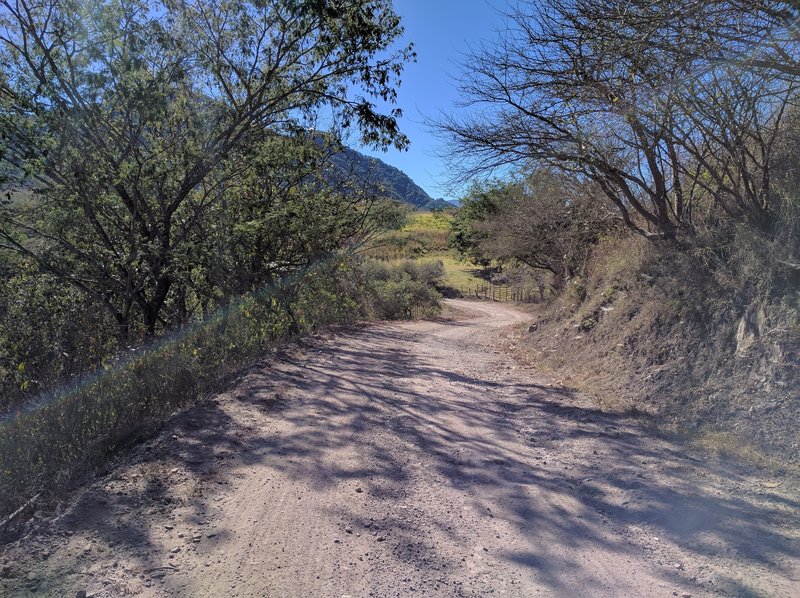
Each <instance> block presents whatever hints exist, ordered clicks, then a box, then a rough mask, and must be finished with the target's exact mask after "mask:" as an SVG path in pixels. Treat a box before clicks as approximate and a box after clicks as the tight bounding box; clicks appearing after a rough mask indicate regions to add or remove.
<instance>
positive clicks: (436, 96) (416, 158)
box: [357, 0, 506, 199]
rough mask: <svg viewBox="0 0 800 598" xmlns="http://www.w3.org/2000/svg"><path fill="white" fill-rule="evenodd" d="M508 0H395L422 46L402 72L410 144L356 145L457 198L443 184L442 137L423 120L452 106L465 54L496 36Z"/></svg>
mask: <svg viewBox="0 0 800 598" xmlns="http://www.w3.org/2000/svg"><path fill="white" fill-rule="evenodd" d="M505 6H506V2H505V0H395V1H394V7H395V11H396V12H397V13H398V14H399V15H400V16H401V17H402V18H403V24H404V26H405V30H406V32H405V41H406V42H409V41H411V42H414V44H415V46H416V51H417V62H416V63H414V64H409V65H408V66H406V69H405V71H404V72H403V77H402V84H401V86H400V89H399V98H398V107H399V108H402V109H403V112H404V115H403V118H402V120H401V121H400V128H401V130H402V131H403V132H404V133H405V134H406V135H408V137H409V139H410V140H411V146H410V148H409V149H408V150H407V151H405V152H398V151H397V150H394V149H391V150H389V151H388V152H381V151H374V150H369V149H365V148H357V149H359V150H360V151H362V152H364V153H367V154H369V155H372V156H375V157H377V158H380V159H381V160H383V161H384V162H386V163H388V164H391V165H392V166H396V167H397V168H399V169H400V170H402V171H404V172H405V173H406V174H407V175H409V176H410V177H411V178H412V179H414V182H416V183H417V184H418V185H419V186H420V187H422V188H423V189H425V191H427V192H428V194H429V195H430V196H431V197H433V198H437V197H444V198H445V199H456V198H455V197H450V196H449V194H448V193H447V190H446V189H445V188H444V183H446V179H447V177H446V172H445V165H444V163H443V162H442V161H441V160H440V159H439V158H437V157H436V155H435V154H436V151H437V149H441V148H442V143H441V141H440V140H439V139H437V138H436V136H435V135H434V134H433V133H432V132H431V131H429V130H427V128H426V127H425V125H424V124H423V122H422V121H423V119H424V117H425V116H430V117H435V116H436V115H438V114H439V112H441V111H445V112H446V111H448V110H450V109H451V108H452V107H453V105H454V103H455V102H456V101H457V99H458V94H457V89H456V87H455V85H456V83H455V78H456V77H457V76H458V74H459V72H460V70H461V66H460V64H461V62H462V59H461V58H462V54H463V53H464V52H465V51H466V50H467V49H468V48H469V46H475V45H477V44H479V43H480V42H481V41H482V40H490V39H492V38H494V33H495V31H496V30H497V29H498V28H499V27H500V26H501V25H502V16H501V15H500V14H499V10H502V9H503V8H504V7H505Z"/></svg>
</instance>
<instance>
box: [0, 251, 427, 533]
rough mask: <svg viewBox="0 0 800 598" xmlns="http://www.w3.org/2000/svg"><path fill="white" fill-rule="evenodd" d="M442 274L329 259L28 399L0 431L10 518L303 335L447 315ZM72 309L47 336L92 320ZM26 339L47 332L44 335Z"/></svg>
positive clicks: (1, 505) (2, 504)
mask: <svg viewBox="0 0 800 598" xmlns="http://www.w3.org/2000/svg"><path fill="white" fill-rule="evenodd" d="M442 272H443V269H442V266H441V264H437V263H432V264H423V265H416V264H413V263H405V262H403V263H401V264H399V265H396V266H389V265H387V264H385V263H382V262H378V261H375V260H364V261H356V262H352V263H351V262H346V261H345V262H340V261H337V260H333V261H323V262H321V263H319V264H318V265H316V266H315V267H313V268H311V269H309V270H308V271H306V272H304V273H302V275H298V276H295V277H293V278H292V279H291V280H285V281H283V282H282V283H280V284H278V285H274V286H271V287H269V288H267V289H264V290H263V291H262V292H260V293H257V294H254V295H248V296H245V297H242V298H240V299H238V300H235V301H234V302H232V303H231V304H230V305H229V306H228V307H227V308H226V309H224V310H220V311H219V312H217V313H216V314H215V315H214V316H212V317H210V318H207V319H205V320H203V321H200V322H196V323H195V324H194V325H191V326H187V327H185V328H183V329H181V330H178V331H175V332H173V333H172V334H171V335H168V336H165V337H162V338H161V339H159V340H158V341H156V342H155V343H153V344H150V345H148V346H142V347H139V348H137V349H136V350H133V351H131V350H127V351H125V352H119V351H118V352H117V353H116V355H115V356H114V357H111V358H106V359H105V360H104V362H103V364H102V365H101V366H99V367H97V368H96V369H95V370H94V371H93V372H92V373H90V374H86V373H84V374H83V375H75V376H71V377H70V378H69V379H68V382H69V384H68V386H67V387H62V388H61V389H59V390H57V391H53V392H49V393H45V394H44V395H41V396H40V397H39V398H38V399H36V400H35V401H28V403H27V405H26V408H25V409H24V410H21V411H19V412H17V413H16V414H14V415H12V416H9V417H7V419H6V421H5V422H3V424H2V425H1V426H0V518H2V517H3V516H5V515H7V514H8V513H10V512H11V511H13V510H14V508H15V507H17V506H19V505H20V504H22V503H23V502H25V501H26V500H27V499H29V498H30V497H31V496H33V495H35V494H36V493H39V492H42V491H43V489H47V490H46V492H47V494H49V495H54V494H57V493H58V492H60V491H61V490H62V489H63V488H65V487H67V486H69V485H70V484H71V483H73V482H74V480H75V479H76V478H79V477H81V476H82V475H84V474H85V473H86V472H87V471H91V470H93V469H94V468H95V467H96V466H97V465H99V464H101V463H102V462H104V461H105V460H106V459H108V457H109V455H110V454H113V453H114V452H116V451H117V450H119V449H120V448H121V447H123V446H125V445H126V444H128V443H130V442H131V441H133V440H135V439H136V438H139V437H141V436H143V435H146V434H149V433H152V432H153V431H155V430H157V429H158V427H160V425H161V423H162V422H163V421H164V419H165V418H166V417H167V416H169V415H170V414H171V413H173V412H174V411H175V410H176V409H178V408H180V407H182V406H185V405H187V404H189V403H191V402H192V401H193V400H195V399H196V398H197V397H198V396H199V395H200V393H201V392H203V391H208V390H209V389H213V388H214V387H215V386H216V385H217V384H218V383H219V381H220V380H223V379H224V378H225V377H226V376H227V375H229V374H231V373H233V372H235V371H237V370H240V369H241V368H243V367H245V366H247V365H248V364H250V363H252V362H253V361H255V360H256V359H258V358H259V357H260V356H261V355H263V353H264V351H266V350H267V349H269V348H270V347H273V346H275V345H276V344H277V343H279V342H281V341H283V340H285V339H287V338H289V337H291V336H292V335H293V334H296V333H302V332H304V331H308V330H314V329H316V328H318V327H320V326H323V325H325V324H330V323H335V322H346V321H352V320H354V319H356V318H365V317H366V318H378V319H401V318H409V317H411V316H412V315H419V314H425V315H427V314H434V313H437V312H438V310H439V298H440V296H439V294H438V293H437V292H436V290H435V289H434V288H433V287H432V286H431V285H432V283H433V282H434V281H436V280H439V279H441V275H442ZM37 288H38V287H37ZM40 290H41V289H40ZM73 308H74V306H73ZM73 308H70V309H73ZM70 309H66V308H65V310H64V312H63V314H62V316H63V317H61V316H59V317H61V319H60V320H59V321H57V322H53V324H54V326H55V328H54V330H52V331H49V330H48V331H47V333H48V334H50V335H51V336H52V335H55V336H52V338H60V336H59V334H60V333H63V332H64V331H69V330H72V328H71V327H72V326H75V325H80V324H81V323H83V324H84V325H85V323H86V322H87V321H88V320H76V321H74V322H73V321H72V320H71V319H70V317H69V315H70ZM54 313H56V312H54ZM58 313H61V312H58ZM76 313H78V314H80V313H82V312H81V311H80V310H79V311H78V312H76ZM54 317H55V316H54ZM26 330H27V329H26ZM6 334H8V332H6ZM26 335H28V337H29V338H45V336H46V334H45V331H42V330H34V329H32V330H31V331H28V332H26ZM47 342H50V341H47ZM43 343H45V341H44V340H43V341H41V342H40V344H43ZM60 346H61V345H58V347H60ZM14 359H18V357H14V358H13V359H11V361H13V360H14ZM43 367H44V366H43Z"/></svg>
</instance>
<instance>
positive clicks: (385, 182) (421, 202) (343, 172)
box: [331, 148, 451, 210]
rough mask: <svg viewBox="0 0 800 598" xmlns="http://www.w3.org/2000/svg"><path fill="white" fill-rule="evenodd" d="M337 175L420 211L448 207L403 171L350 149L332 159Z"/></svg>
mask: <svg viewBox="0 0 800 598" xmlns="http://www.w3.org/2000/svg"><path fill="white" fill-rule="evenodd" d="M331 161H332V162H333V164H334V166H335V167H336V169H337V170H338V171H339V173H340V174H339V175H338V176H342V177H343V178H354V179H356V180H358V181H361V182H365V183H367V184H368V185H372V186H374V188H375V189H380V190H381V193H382V194H383V195H385V196H387V197H390V198H392V199H396V200H397V201H402V202H404V203H407V204H411V205H412V206H414V207H416V208H419V209H422V210H435V209H442V208H445V207H451V206H450V204H449V203H448V202H446V201H444V200H443V199H433V198H432V197H431V196H430V195H428V194H427V193H426V192H425V191H424V190H423V189H422V187H420V186H419V185H417V184H416V183H415V182H414V181H413V180H411V177H409V176H408V175H407V174H406V173H405V172H403V171H402V170H400V169H399V168H395V167H394V166H390V165H389V164H387V163H386V162H384V161H383V160H379V159H378V158H373V157H371V156H365V155H364V154H362V153H361V152H357V151H356V150H354V149H351V148H345V149H344V150H343V151H341V152H339V153H337V154H334V155H333V156H331Z"/></svg>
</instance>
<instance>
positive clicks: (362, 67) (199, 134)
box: [0, 0, 413, 340]
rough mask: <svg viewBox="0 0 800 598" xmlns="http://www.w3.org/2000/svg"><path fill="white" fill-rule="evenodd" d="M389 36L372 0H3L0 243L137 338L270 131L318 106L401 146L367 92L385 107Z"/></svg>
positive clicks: (174, 296)
mask: <svg viewBox="0 0 800 598" xmlns="http://www.w3.org/2000/svg"><path fill="white" fill-rule="evenodd" d="M401 33H402V27H401V25H400V20H399V18H398V17H397V15H396V14H395V13H394V12H393V10H392V9H391V5H390V3H389V2H387V1H385V0H330V1H328V2H319V1H318V0H305V1H301V0H272V1H269V2H246V1H245V2H239V1H235V2H234V1H223V2H209V1H206V0H188V1H181V2H176V1H172V0H164V1H162V2H146V1H144V0H88V1H86V0H45V1H41V2H32V1H28V0H19V1H13V2H12V1H6V2H2V3H0V45H2V57H1V59H2V61H3V66H4V69H3V76H4V79H3V82H2V96H1V98H2V103H1V104H0V133H1V134H2V141H3V145H2V159H3V161H4V162H5V163H6V164H7V165H8V166H7V167H6V169H5V170H6V172H9V173H12V174H15V175H18V180H17V181H16V184H17V187H20V186H25V187H27V188H30V189H33V191H34V200H33V201H32V202H30V203H28V204H26V205H25V206H19V205H17V206H5V207H3V208H2V211H1V212H0V245H1V246H2V247H3V248H6V249H10V250H12V251H15V252H18V253H21V254H23V255H25V256H27V257H28V258H29V259H31V260H33V261H35V263H36V264H37V265H38V266H39V267H40V268H41V269H42V270H43V271H45V272H48V273H50V274H52V275H54V276H56V277H58V278H59V279H60V280H63V281H66V282H68V283H69V284H71V285H73V286H74V287H76V288H78V289H80V290H81V291H82V292H84V293H85V294H86V295H87V296H89V297H90V298H91V299H92V300H93V301H96V302H98V303H99V304H102V305H103V306H104V307H105V309H107V310H108V312H109V313H110V314H111V316H112V317H113V319H114V320H115V321H116V322H117V330H118V336H119V337H120V339H122V340H125V339H127V338H128V337H129V335H130V334H131V332H132V330H131V328H132V326H133V325H135V324H139V325H141V326H142V327H143V329H144V332H145V334H146V335H148V336H152V335H153V334H155V333H156V330H157V328H158V326H159V324H160V323H162V324H163V323H164V321H163V317H162V310H163V308H164V306H165V305H166V304H167V303H168V302H170V301H175V302H178V303H180V301H181V295H182V294H185V292H186V285H188V284H189V282H190V281H191V280H193V277H194V276H196V273H197V269H198V268H202V267H203V265H204V263H206V262H207V258H208V251H209V249H208V248H204V249H200V250H198V248H197V243H198V242H200V241H202V240H203V234H202V232H203V231H207V230H208V228H209V227H210V226H221V225H222V224H223V222H227V226H228V227H229V228H230V229H232V228H233V227H234V226H238V227H239V233H238V234H241V233H242V231H243V229H242V227H243V226H245V225H242V223H232V222H231V220H230V218H229V217H227V216H226V217H227V220H219V218H220V214H221V211H220V210H222V212H225V210H224V207H225V201H226V199H225V198H226V196H227V195H228V193H229V192H230V190H231V189H232V188H237V187H241V186H242V185H245V186H246V180H244V181H243V179H247V177H250V176H252V174H251V172H250V170H251V165H250V164H249V163H248V160H249V159H250V158H252V157H253V156H254V155H256V154H257V152H258V151H259V149H260V148H263V146H264V143H265V142H266V141H267V140H268V139H270V138H282V137H297V136H304V133H302V131H303V130H304V128H305V127H306V126H307V124H308V123H311V122H313V121H314V119H315V118H316V117H317V115H319V114H323V113H324V114H325V115H327V117H328V118H329V119H331V120H332V122H333V123H334V125H335V127H337V128H341V129H349V128H352V127H354V128H357V129H358V130H359V131H360V134H361V138H362V140H363V141H365V142H367V143H372V144H374V145H378V146H385V145H388V144H391V143H394V144H395V145H397V146H399V147H403V146H404V145H405V144H406V143H407V140H406V138H405V137H404V136H403V135H402V134H401V133H400V132H399V130H398V128H397V122H396V119H397V117H398V115H399V110H391V111H390V112H389V113H386V114H384V113H381V112H379V111H378V110H377V109H376V108H375V106H374V105H373V103H372V102H371V100H373V99H378V98H379V99H381V100H383V101H385V102H387V103H388V104H389V105H391V104H392V103H393V102H394V101H395V85H396V82H397V77H398V76H399V74H400V72H401V70H402V67H403V65H404V64H405V62H407V61H408V60H411V59H412V58H413V52H412V49H411V47H406V48H402V49H400V50H397V51H392V50H391V48H392V45H393V44H394V42H395V40H396V39H397V38H398V37H399V35H400V34H401ZM354 89H355V90H361V92H360V93H358V92H355V93H354V92H353V91H352V90H354ZM288 213H289V212H287V214H288ZM213 218H216V219H217V220H216V222H215V223H214V221H213V220H212V224H210V222H209V219H213ZM305 222H306V223H308V220H305ZM222 232H223V231H220V230H218V231H217V233H218V235H219V234H222ZM235 234H236V233H235ZM283 238H286V236H285V235H284V237H283ZM211 251H213V250H211Z"/></svg>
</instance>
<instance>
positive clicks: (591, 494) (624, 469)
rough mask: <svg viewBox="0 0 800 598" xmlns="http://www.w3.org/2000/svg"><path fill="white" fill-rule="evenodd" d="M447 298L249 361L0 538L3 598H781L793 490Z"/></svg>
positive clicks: (790, 546) (793, 557) (486, 312)
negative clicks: (521, 351) (626, 409)
mask: <svg viewBox="0 0 800 598" xmlns="http://www.w3.org/2000/svg"><path fill="white" fill-rule="evenodd" d="M450 305H451V308H456V309H457V310H459V312H460V314H459V316H458V317H455V318H453V319H450V320H444V319H443V320H438V321H423V322H409V323H400V324H382V325H377V326H368V327H364V328H361V329H357V330H354V331H349V332H346V333H341V332H340V333H338V334H336V335H334V334H333V333H328V334H326V335H324V336H321V337H317V338H314V339H311V340H309V341H307V342H304V343H303V344H301V345H299V346H293V347H290V348H287V349H285V350H283V351H282V352H280V353H278V354H276V355H273V356H271V357H269V358H268V359H265V362H264V363H263V364H262V365H261V366H259V367H257V368H254V369H253V370H252V371H250V372H249V373H248V374H247V375H246V376H244V377H243V378H242V379H241V380H240V381H239V382H238V383H236V384H235V385H233V386H232V389H231V390H230V392H228V393H225V394H222V395H220V396H218V397H216V398H215V399H213V400H211V401H209V402H206V403H203V404H202V405H199V406H198V407H196V408H193V409H191V410H189V411H188V412H186V413H184V414H182V415H180V416H179V417H177V418H176V419H175V420H174V421H173V422H172V423H171V424H170V426H169V427H168V428H167V430H166V431H165V432H164V433H163V434H162V435H161V436H159V437H158V438H156V439H154V440H152V441H150V442H148V443H146V444H144V445H141V446H140V447H138V449H137V450H136V452H135V454H134V455H132V456H129V457H128V458H127V460H126V461H125V463H123V464H121V465H119V466H118V467H116V468H115V469H114V470H113V471H112V472H111V473H109V474H108V475H107V476H105V477H103V478H101V479H99V480H97V482H96V483H95V484H93V485H92V486H91V487H90V488H89V489H87V491H86V492H85V493H84V494H83V495H82V496H81V497H79V498H78V499H76V501H75V503H74V504H73V505H72V506H71V507H70V508H69V509H68V510H67V511H66V513H65V514H64V515H63V516H61V517H60V518H58V519H57V520H55V521H51V522H49V523H43V524H42V526H41V530H40V531H39V532H38V533H36V534H32V535H30V536H29V537H27V538H25V539H23V540H22V541H20V542H19V543H17V544H15V545H11V546H9V547H7V548H6V550H5V554H4V555H3V557H2V558H3V559H4V560H3V562H2V563H0V573H2V575H0V577H2V579H0V584H2V585H0V594H4V595H28V594H30V595H53V596H75V595H76V594H77V593H78V592H83V591H85V592H86V594H87V595H89V596H92V595H93V596H124V595H141V596H165V595H174V596H209V597H212V596H213V597H218V596H226V597H227V596H315V597H336V598H339V597H342V596H352V597H354V598H355V597H362V596H416V595H425V596H485V595H491V594H495V595H506V596H520V597H522V596H525V597H529V596H570V597H572V596H673V595H677V596H682V595H683V596H686V595H692V596H706V595H714V596H716V595H728V596H800V544H799V543H798V542H799V541H800V501H799V500H798V494H800V492H798V488H797V486H796V485H795V482H791V481H789V480H787V479H781V480H771V479H769V478H768V477H761V476H759V475H758V474H757V472H755V473H754V472H752V471H750V472H745V471H743V470H741V468H740V469H739V470H732V469H730V468H728V469H723V468H722V467H721V466H720V465H719V464H712V463H710V462H705V461H703V460H701V459H699V458H698V457H696V456H695V457H692V456H689V455H686V454H685V453H684V452H683V449H682V448H681V447H680V446H678V445H676V444H674V443H671V442H669V441H667V440H663V439H657V438H655V437H653V436H652V434H650V433H648V432H646V431H645V430H644V428H642V427H641V425H640V424H638V423H637V422H636V421H633V420H629V419H625V418H621V417H619V416H614V415H607V414H603V413H601V412H599V411H597V410H595V409H594V408H593V406H592V405H591V404H590V403H589V402H588V401H587V400H585V399H584V398H582V397H581V396H579V395H576V394H574V393H572V392H571V391H569V390H567V389H564V388H560V387H554V386H550V385H548V384H546V383H544V382H543V381H542V379H540V378H537V376H536V375H535V374H533V373H532V372H531V371H529V370H525V369H522V368H520V367H519V366H517V365H516V364H515V363H514V362H513V361H512V360H511V359H510V358H509V357H507V356H506V355H504V354H503V353H501V352H500V350H499V347H500V346H501V337H502V336H503V335H504V334H506V333H507V331H508V329H509V328H508V327H509V326H512V325H514V324H520V323H522V322H524V320H525V316H524V315H523V314H521V313H520V312H518V311H515V310H514V308H513V307H510V306H506V305H501V304H491V303H468V302H459V301H453V302H451V303H450ZM3 563H4V565H3Z"/></svg>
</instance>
